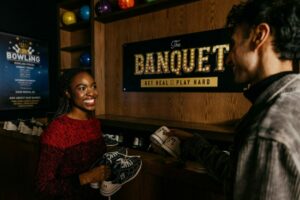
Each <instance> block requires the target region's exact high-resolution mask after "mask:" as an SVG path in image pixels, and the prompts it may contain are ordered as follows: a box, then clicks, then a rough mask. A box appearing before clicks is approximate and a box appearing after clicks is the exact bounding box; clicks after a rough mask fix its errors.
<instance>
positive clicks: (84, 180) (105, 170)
mask: <svg viewBox="0 0 300 200" xmlns="http://www.w3.org/2000/svg"><path fill="white" fill-rule="evenodd" d="M110 174H111V171H110V168H109V167H108V166H106V165H100V166H98V167H95V168H93V169H91V170H89V171H87V172H85V173H82V174H80V175H79V180H80V184H81V185H85V184H89V183H96V182H102V181H104V180H106V179H108V178H109V177H110Z"/></svg>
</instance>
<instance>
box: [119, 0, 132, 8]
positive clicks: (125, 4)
mask: <svg viewBox="0 0 300 200" xmlns="http://www.w3.org/2000/svg"><path fill="white" fill-rule="evenodd" d="M118 4H119V7H120V8H121V9H123V10H125V9H128V8H132V7H133V6H134V0H119V1H118Z"/></svg>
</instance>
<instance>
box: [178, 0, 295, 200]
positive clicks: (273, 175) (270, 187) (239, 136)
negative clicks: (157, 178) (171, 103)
mask: <svg viewBox="0 0 300 200" xmlns="http://www.w3.org/2000/svg"><path fill="white" fill-rule="evenodd" d="M227 26H228V27H230V28H232V30H233V34H232V42H233V43H232V46H231V52H230V53H229V55H228V59H227V64H229V65H232V67H233V71H234V75H235V81H236V82H239V83H248V84H250V88H249V89H248V90H247V91H246V92H245V97H246V98H248V99H249V100H250V101H251V102H252V104H253V105H252V107H251V108H250V110H249V111H248V113H246V115H245V116H244V117H243V118H242V120H241V121H240V123H239V125H238V126H237V129H236V135H235V139H234V144H233V149H232V152H231V153H230V156H229V155H228V154H226V153H224V152H222V151H220V150H218V149H217V148H216V147H214V146H211V145H210V144H209V143H208V142H207V141H205V140H204V139H203V138H201V137H198V136H192V135H191V134H189V133H186V132H183V131H179V130H174V131H173V134H174V135H177V136H178V137H180V138H181V139H184V138H185V139H186V140H185V142H183V145H182V157H183V158H185V159H194V160H198V161H200V162H202V163H203V164H204V165H205V166H206V167H207V169H208V171H209V172H210V173H211V174H212V175H214V176H215V177H217V178H218V179H219V180H222V181H224V182H226V183H229V184H227V186H229V187H227V189H228V191H229V193H228V195H229V196H228V197H229V199H236V200H248V199H253V200H259V199H270V200H289V199H291V200H296V199H300V105H299V104H300V76H299V75H298V74H295V73H293V72H292V71H293V66H296V64H297V63H299V62H298V61H299V59H300V1H299V0H248V1H247V2H244V3H241V4H239V5H237V6H234V7H233V8H232V10H231V11H230V13H229V15H228V17H227ZM190 137H192V139H190ZM197 138H198V139H197Z"/></svg>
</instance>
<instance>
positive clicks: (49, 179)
mask: <svg viewBox="0 0 300 200" xmlns="http://www.w3.org/2000/svg"><path fill="white" fill-rule="evenodd" d="M63 156H64V151H63V149H59V148H57V147H54V146H50V145H47V144H42V146H41V152H40V161H39V168H38V175H37V176H38V177H39V178H38V190H39V191H40V192H41V193H42V194H44V195H47V196H53V197H54V196H55V197H60V196H66V195H70V194H68V193H70V191H76V188H78V187H79V177H78V175H73V176H69V177H58V175H57V174H56V173H57V171H58V170H59V165H60V163H61V162H63Z"/></svg>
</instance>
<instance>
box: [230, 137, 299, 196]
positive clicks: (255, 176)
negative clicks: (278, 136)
mask: <svg viewBox="0 0 300 200" xmlns="http://www.w3.org/2000/svg"><path fill="white" fill-rule="evenodd" d="M296 157H297V155H294V156H293V152H292V150H290V149H288V148H286V146H285V145H284V144H282V143H279V142H277V141H275V140H272V139H265V138H261V137H259V138H257V139H255V140H250V141H247V143H246V145H245V146H244V147H243V148H242V149H241V151H240V153H239V162H238V165H237V172H236V181H235V189H234V191H235V192H234V197H235V198H234V199H235V200H260V199H261V200H265V199H272V200H282V199H300V180H299V177H300V176H299V173H298V169H297V166H296V164H295V163H297V162H295V158H296ZM298 168H299V167H298Z"/></svg>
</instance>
